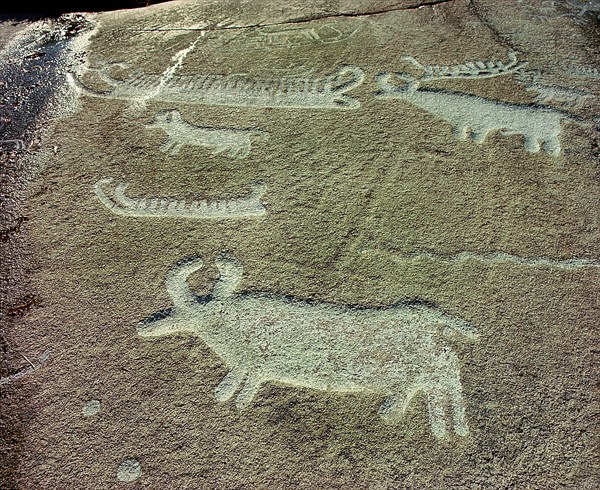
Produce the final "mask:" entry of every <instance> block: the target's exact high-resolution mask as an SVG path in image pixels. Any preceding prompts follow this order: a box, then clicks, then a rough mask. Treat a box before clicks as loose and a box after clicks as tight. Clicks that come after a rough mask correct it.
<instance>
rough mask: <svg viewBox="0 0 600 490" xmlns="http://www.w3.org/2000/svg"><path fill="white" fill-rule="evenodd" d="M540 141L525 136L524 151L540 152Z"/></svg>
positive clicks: (533, 137)
mask: <svg viewBox="0 0 600 490" xmlns="http://www.w3.org/2000/svg"><path fill="white" fill-rule="evenodd" d="M540 148H541V147H540V141H539V140H538V139H537V137H535V136H525V150H526V151H528V152H529V153H537V152H538V151H540Z"/></svg>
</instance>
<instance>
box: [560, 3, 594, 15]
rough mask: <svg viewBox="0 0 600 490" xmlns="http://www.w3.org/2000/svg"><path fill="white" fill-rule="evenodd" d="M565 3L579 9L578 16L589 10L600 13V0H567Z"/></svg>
mask: <svg viewBox="0 0 600 490" xmlns="http://www.w3.org/2000/svg"><path fill="white" fill-rule="evenodd" d="M565 4H566V5H570V6H571V7H573V8H574V9H576V10H577V13H576V16H577V17H583V16H584V15H585V14H587V13H588V12H591V13H592V14H598V13H600V0H565Z"/></svg>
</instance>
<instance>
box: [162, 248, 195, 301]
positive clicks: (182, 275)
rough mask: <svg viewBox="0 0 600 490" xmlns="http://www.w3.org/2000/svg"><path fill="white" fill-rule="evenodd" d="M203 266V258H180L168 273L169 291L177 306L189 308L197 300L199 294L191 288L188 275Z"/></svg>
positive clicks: (167, 284)
mask: <svg viewBox="0 0 600 490" xmlns="http://www.w3.org/2000/svg"><path fill="white" fill-rule="evenodd" d="M201 267H202V259H201V258H199V257H190V258H186V259H183V260H180V261H179V262H177V264H175V267H173V268H172V269H171V270H170V271H169V273H168V274H167V280H166V286H167V292H168V293H169V296H171V299H172V300H173V305H174V306H175V308H183V309H185V308H189V307H190V306H191V305H194V304H195V303H196V302H197V296H196V295H195V294H194V292H193V291H192V290H191V289H190V287H189V285H188V283H187V279H188V277H189V276H190V275H191V274H192V273H194V272H196V271H197V270H198V269H200V268H201Z"/></svg>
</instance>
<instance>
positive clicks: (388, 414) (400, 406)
mask: <svg viewBox="0 0 600 490" xmlns="http://www.w3.org/2000/svg"><path fill="white" fill-rule="evenodd" d="M419 388H420V386H419V385H416V384H415V385H413V386H410V387H409V388H407V389H406V390H404V391H402V392H400V393H396V394H394V395H389V396H388V397H387V398H386V399H385V400H384V401H383V403H382V404H381V406H380V407H379V415H380V416H381V418H382V419H383V420H385V421H386V422H396V421H398V420H400V419H401V418H402V417H403V416H404V414H405V413H406V409H407V408H408V404H409V403H410V401H411V400H412V399H413V398H414V396H415V395H416V394H417V392H418V391H419Z"/></svg>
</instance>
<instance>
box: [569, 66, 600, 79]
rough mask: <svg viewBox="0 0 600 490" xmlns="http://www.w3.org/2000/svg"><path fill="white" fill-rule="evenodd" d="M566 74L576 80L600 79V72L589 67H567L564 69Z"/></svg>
mask: <svg viewBox="0 0 600 490" xmlns="http://www.w3.org/2000/svg"><path fill="white" fill-rule="evenodd" d="M566 72H567V73H568V74H569V75H571V76H572V77H577V78H592V79H599V78H600V70H599V69H598V68H591V67H578V66H573V65H572V66H569V67H567V69H566Z"/></svg>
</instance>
